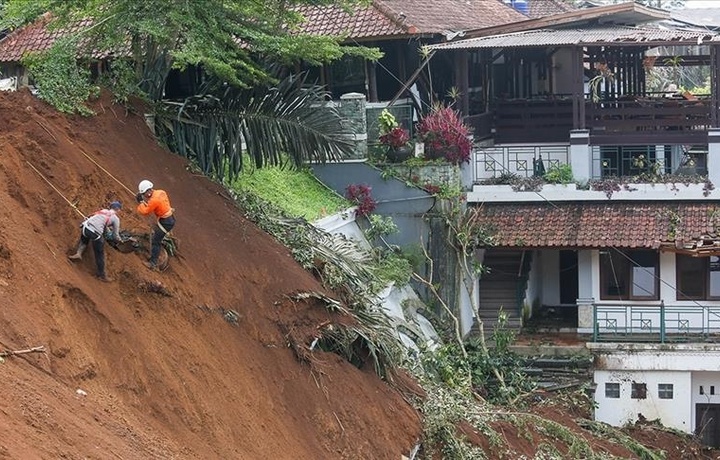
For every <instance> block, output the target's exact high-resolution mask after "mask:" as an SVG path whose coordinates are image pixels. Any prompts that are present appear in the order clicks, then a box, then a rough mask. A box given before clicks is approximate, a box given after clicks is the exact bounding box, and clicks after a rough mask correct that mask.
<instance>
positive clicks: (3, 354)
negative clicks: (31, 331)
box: [0, 345, 45, 358]
mask: <svg viewBox="0 0 720 460" xmlns="http://www.w3.org/2000/svg"><path fill="white" fill-rule="evenodd" d="M28 353H45V346H44V345H40V346H39V347H33V348H27V349H25V350H6V351H0V358H7V357H8V356H16V355H26V354H28Z"/></svg>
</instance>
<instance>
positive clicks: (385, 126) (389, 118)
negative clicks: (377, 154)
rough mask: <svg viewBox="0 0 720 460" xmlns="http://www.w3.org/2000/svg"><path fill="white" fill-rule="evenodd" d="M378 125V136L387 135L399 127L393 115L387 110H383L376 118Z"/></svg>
mask: <svg viewBox="0 0 720 460" xmlns="http://www.w3.org/2000/svg"><path fill="white" fill-rule="evenodd" d="M378 123H379V126H380V134H387V133H389V132H390V131H392V130H393V129H394V128H397V127H398V126H400V125H399V124H398V122H397V120H396V119H395V115H393V114H392V113H391V112H390V111H389V110H388V109H383V111H382V112H380V116H379V117H378Z"/></svg>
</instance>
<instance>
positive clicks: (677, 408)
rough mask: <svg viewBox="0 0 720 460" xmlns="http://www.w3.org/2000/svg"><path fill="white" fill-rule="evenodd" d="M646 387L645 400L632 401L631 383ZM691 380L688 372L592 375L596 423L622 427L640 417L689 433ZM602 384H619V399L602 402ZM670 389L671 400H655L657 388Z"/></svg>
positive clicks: (603, 391)
mask: <svg viewBox="0 0 720 460" xmlns="http://www.w3.org/2000/svg"><path fill="white" fill-rule="evenodd" d="M633 382H637V383H645V384H646V387H647V395H646V396H647V397H646V398H645V399H633V398H631V397H630V395H631V387H632V383H633ZM691 382H692V379H691V373H690V372H677V371H676V372H673V371H659V370H658V371H641V370H637V371H595V383H596V384H597V389H596V390H595V402H596V403H597V408H596V409H595V420H598V421H600V422H605V423H608V424H610V425H613V426H623V425H625V424H627V423H633V422H635V421H637V420H638V414H642V416H643V417H645V418H646V419H647V420H655V419H660V420H661V421H662V423H663V425H665V426H668V427H671V428H676V429H678V430H682V431H685V432H687V433H690V432H692V430H693V426H692V422H693V410H692V404H691V398H690V393H691V387H692V383H691ZM605 383H619V384H620V398H619V399H614V398H609V399H608V398H605ZM661 383H671V384H672V385H673V399H660V398H659V397H658V384H661Z"/></svg>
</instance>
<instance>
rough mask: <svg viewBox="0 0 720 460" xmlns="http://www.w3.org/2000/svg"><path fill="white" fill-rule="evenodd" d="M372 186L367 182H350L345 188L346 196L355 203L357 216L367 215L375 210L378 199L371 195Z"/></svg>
mask: <svg viewBox="0 0 720 460" xmlns="http://www.w3.org/2000/svg"><path fill="white" fill-rule="evenodd" d="M371 192H372V187H370V186H369V185H367V184H350V185H348V186H347V187H346V188H345V198H347V199H348V200H350V201H352V202H353V203H355V205H356V206H357V210H356V211H355V215H356V216H367V215H368V214H370V213H371V212H373V211H374V210H375V207H376V206H377V201H375V199H374V198H373V197H372V196H370V194H371Z"/></svg>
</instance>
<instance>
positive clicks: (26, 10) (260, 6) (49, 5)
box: [0, 0, 380, 100]
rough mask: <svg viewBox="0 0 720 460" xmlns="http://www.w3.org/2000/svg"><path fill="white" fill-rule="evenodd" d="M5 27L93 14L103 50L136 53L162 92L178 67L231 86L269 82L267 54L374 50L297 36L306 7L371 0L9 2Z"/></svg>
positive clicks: (73, 20) (151, 91)
mask: <svg viewBox="0 0 720 460" xmlns="http://www.w3.org/2000/svg"><path fill="white" fill-rule="evenodd" d="M4 1H5V3H4V5H2V13H0V20H1V21H0V29H2V28H3V26H5V27H10V28H12V27H17V26H20V25H22V24H24V23H27V22H28V21H30V20H32V19H34V18H36V17H37V16H38V15H39V14H40V13H43V12H51V13H52V14H53V17H55V18H57V20H56V21H55V25H56V26H57V27H63V26H66V25H69V24H77V23H78V21H79V20H81V19H91V21H92V26H90V27H89V28H88V29H86V30H84V31H83V32H81V33H83V34H86V35H87V37H88V38H90V39H92V43H93V46H95V48H96V49H103V50H108V51H110V52H115V53H118V52H123V51H126V52H129V53H130V55H131V58H132V62H133V64H134V68H135V72H136V77H137V78H138V81H139V82H140V87H141V89H142V90H143V91H144V92H145V93H146V94H147V95H148V96H150V97H151V98H152V99H153V100H159V99H160V98H161V97H162V92H163V88H164V83H165V80H166V79H167V76H168V73H169V72H170V69H171V68H178V69H184V68H186V67H187V66H190V65H193V66H201V67H202V68H203V69H204V70H205V71H206V72H208V73H209V74H210V75H214V76H217V77H218V78H220V79H221V80H223V81H226V82H228V83H230V84H232V85H236V86H241V87H249V86H253V85H255V84H258V83H263V82H266V81H267V80H268V78H269V75H268V73H267V72H266V71H265V69H264V67H263V66H262V65H261V64H260V62H261V60H260V59H259V57H262V58H263V59H270V60H272V61H274V62H279V63H283V64H291V63H294V62H299V61H304V62H308V63H311V64H317V63H321V62H328V61H331V60H334V59H338V58H340V57H341V56H343V55H344V54H361V55H363V56H365V57H369V58H372V59H377V58H379V57H380V54H379V52H378V51H377V50H375V49H370V48H363V47H348V46H342V45H341V44H340V43H339V39H340V38H341V37H326V36H310V35H303V34H298V33H293V32H294V31H296V30H297V25H298V24H299V23H300V21H302V20H303V18H302V16H301V15H300V14H299V13H297V8H296V7H297V6H301V5H303V4H314V5H328V4H339V5H342V6H350V5H352V4H355V3H358V2H362V1H366V0H266V1H254V0H193V1H176V0H143V1H138V0H35V1H28V0H4Z"/></svg>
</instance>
